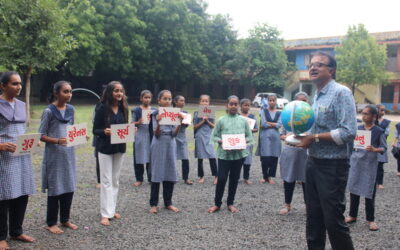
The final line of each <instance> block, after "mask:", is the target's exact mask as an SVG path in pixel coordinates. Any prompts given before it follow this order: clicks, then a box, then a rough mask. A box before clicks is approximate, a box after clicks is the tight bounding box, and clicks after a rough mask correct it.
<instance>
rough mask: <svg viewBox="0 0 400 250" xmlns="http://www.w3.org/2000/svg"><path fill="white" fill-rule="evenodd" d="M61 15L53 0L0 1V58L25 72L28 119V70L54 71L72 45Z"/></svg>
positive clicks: (63, 16) (9, 65)
mask: <svg viewBox="0 0 400 250" xmlns="http://www.w3.org/2000/svg"><path fill="white" fill-rule="evenodd" d="M65 17H66V11H65V10H64V9H61V8H60V6H59V5H58V3H57V2H56V1H54V0H15V1H8V0H0V41H1V43H0V58H2V59H3V60H4V62H2V63H4V66H6V67H8V68H13V67H15V68H16V69H17V70H19V71H21V72H24V73H25V78H26V79H25V80H26V86H25V101H26V105H27V118H28V119H27V120H28V122H29V119H30V112H29V111H30V105H29V103H30V88H31V75H32V73H33V72H38V71H42V70H55V69H56V66H57V65H58V64H60V63H61V61H62V60H63V59H65V55H66V53H67V51H69V50H71V49H72V48H73V47H74V41H73V39H72V37H70V36H68V35H67V32H68V22H67V21H66V18H65Z"/></svg>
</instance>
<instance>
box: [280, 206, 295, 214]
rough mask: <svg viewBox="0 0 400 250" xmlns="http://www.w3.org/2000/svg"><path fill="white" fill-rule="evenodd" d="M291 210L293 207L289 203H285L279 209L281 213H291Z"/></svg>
mask: <svg viewBox="0 0 400 250" xmlns="http://www.w3.org/2000/svg"><path fill="white" fill-rule="evenodd" d="M290 210H292V207H291V206H290V205H289V204H285V205H284V206H283V208H282V209H281V210H279V214H280V215H287V214H289V212H290Z"/></svg>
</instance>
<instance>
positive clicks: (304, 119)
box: [281, 101, 314, 135]
mask: <svg viewBox="0 0 400 250" xmlns="http://www.w3.org/2000/svg"><path fill="white" fill-rule="evenodd" d="M281 120H282V125H283V127H284V128H285V129H286V130H287V131H289V132H292V133H293V134H295V135H299V134H301V133H304V132H306V131H307V130H309V129H310V128H311V127H312V125H313V124H314V111H313V110H312V108H311V106H310V104H308V103H306V102H303V101H292V102H289V103H288V104H287V105H286V106H285V108H283V110H282V113H281Z"/></svg>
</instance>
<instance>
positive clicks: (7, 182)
mask: <svg viewBox="0 0 400 250" xmlns="http://www.w3.org/2000/svg"><path fill="white" fill-rule="evenodd" d="M21 89H22V82H21V77H20V76H19V74H18V73H17V72H13V71H8V72H4V73H3V74H2V75H1V76H0V93H1V95H0V173H1V174H0V249H10V247H9V245H8V243H7V241H6V240H7V236H8V234H10V236H11V238H12V239H14V240H20V241H23V242H34V241H35V239H34V238H32V237H30V236H28V235H26V234H24V233H23V229H22V224H23V222H24V217H25V212H26V207H27V205H28V199H29V195H32V194H34V193H35V181H34V178H33V169H32V161H31V155H29V154H27V155H19V156H14V155H12V153H14V152H15V150H16V149H17V145H16V144H15V143H16V141H17V138H18V136H20V135H23V134H25V133H26V108H25V103H24V102H22V101H20V100H18V99H17V98H16V97H17V96H18V95H19V94H20V92H21Z"/></svg>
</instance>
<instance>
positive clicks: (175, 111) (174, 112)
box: [158, 108, 181, 125]
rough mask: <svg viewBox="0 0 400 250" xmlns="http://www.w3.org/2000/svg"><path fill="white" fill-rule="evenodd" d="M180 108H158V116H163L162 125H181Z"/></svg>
mask: <svg viewBox="0 0 400 250" xmlns="http://www.w3.org/2000/svg"><path fill="white" fill-rule="evenodd" d="M180 112H181V109H180V108H158V114H159V115H160V116H161V120H160V121H159V123H160V125H180V124H181V118H180V117H179V114H180Z"/></svg>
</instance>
